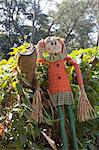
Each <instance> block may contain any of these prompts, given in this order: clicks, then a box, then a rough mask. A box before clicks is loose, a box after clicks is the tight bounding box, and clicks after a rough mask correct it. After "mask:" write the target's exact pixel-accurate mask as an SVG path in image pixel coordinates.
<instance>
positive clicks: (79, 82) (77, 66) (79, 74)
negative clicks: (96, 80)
mask: <svg viewBox="0 0 99 150" xmlns="http://www.w3.org/2000/svg"><path fill="white" fill-rule="evenodd" d="M65 60H66V61H67V62H69V63H70V64H72V65H73V66H74V68H75V71H76V74H77V80H78V85H79V86H80V87H81V86H83V79H82V74H81V70H80V68H79V65H78V64H77V62H76V61H74V60H73V59H72V58H71V57H69V56H66V59H65Z"/></svg>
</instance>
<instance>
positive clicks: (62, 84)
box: [41, 54, 83, 106]
mask: <svg viewBox="0 0 99 150" xmlns="http://www.w3.org/2000/svg"><path fill="white" fill-rule="evenodd" d="M66 61H67V62H69V63H70V64H72V65H73V66H74V67H75V71H76V74H77V79H78V84H79V86H82V85H83V80H82V75H81V71H80V69H79V66H78V64H77V63H76V62H75V61H74V60H73V59H72V58H71V57H68V56H64V55H63V54H57V55H56V56H55V55H50V56H49V57H48V58H46V59H44V60H42V61H41V62H43V63H44V62H48V64H49V65H48V87H49V92H50V94H51V96H52V98H53V101H54V106H57V105H72V104H73V101H74V98H73V93H72V90H71V85H70V80H69V76H68V73H67V71H66V67H65V62H66Z"/></svg>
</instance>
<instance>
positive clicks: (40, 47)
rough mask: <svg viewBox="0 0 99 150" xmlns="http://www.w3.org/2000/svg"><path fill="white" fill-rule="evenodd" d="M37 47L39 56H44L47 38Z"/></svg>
mask: <svg viewBox="0 0 99 150" xmlns="http://www.w3.org/2000/svg"><path fill="white" fill-rule="evenodd" d="M36 48H37V54H38V57H42V54H43V53H44V50H45V40H44V39H42V40H40V41H39V42H38V44H37V47H36Z"/></svg>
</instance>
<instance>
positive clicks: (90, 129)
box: [0, 0, 99, 150]
mask: <svg viewBox="0 0 99 150" xmlns="http://www.w3.org/2000/svg"><path fill="white" fill-rule="evenodd" d="M47 2H49V3H52V4H54V3H53V2H52V1H51V0H49V1H47ZM42 3H45V4H47V3H46V0H38V1H36V0H31V1H30V0H14V1H13V0H1V1H0V30H1V31H0V53H1V55H2V56H1V58H0V59H2V58H7V59H2V61H1V62H0V104H1V105H0V150H8V149H16V150H17V149H18V150H25V149H26V150H29V149H30V150H33V149H35V150H40V149H45V150H48V149H51V147H50V145H49V144H48V142H47V140H46V139H45V138H44V136H43V135H42V133H41V131H42V130H43V129H44V131H45V132H46V133H47V135H48V136H49V137H51V138H52V139H53V140H54V141H55V142H56V145H57V148H58V149H60V150H61V138H60V132H59V131H58V130H57V128H58V127H59V126H58V123H57V122H58V116H57V117H56V118H55V119H53V108H52V107H50V106H49V103H48V102H49V97H48V94H47V91H46V88H47V65H40V64H37V70H38V72H39V78H38V79H39V81H40V83H41V85H42V90H43V95H44V97H45V100H44V103H43V104H44V114H43V115H44V123H42V124H39V125H38V124H37V123H36V122H34V121H33V119H32V117H31V113H32V112H33V108H32V105H31V97H33V93H34V89H30V88H27V87H24V86H23V84H22V82H21V80H23V81H24V80H25V76H24V75H20V74H19V73H18V72H17V63H18V58H19V53H20V52H25V51H27V50H28V46H29V43H30V42H33V43H34V44H36V43H37V42H38V40H40V39H41V38H45V37H46V36H49V35H57V36H61V37H64V39H65V43H66V46H67V50H68V52H69V53H70V54H69V55H70V56H72V57H73V59H75V60H76V61H77V62H78V63H79V65H80V68H81V70H82V74H83V79H84V84H85V89H86V92H87V95H88V98H89V100H90V102H91V104H92V106H93V107H94V109H95V111H96V113H97V118H96V119H94V120H92V121H89V122H86V123H79V122H78V120H77V119H76V128H77V138H78V143H79V148H80V149H84V150H93V149H98V146H99V143H98V138H99V137H98V136H99V126H98V124H99V123H98V115H99V47H97V46H98V34H97V31H98V30H97V29H98V19H97V1H96V0H94V1H92V0H80V1H74V0H63V1H62V3H61V4H59V3H56V1H55V10H53V9H51V8H50V9H49V10H48V13H45V12H44V10H43V9H44V8H43V7H42ZM51 6H52V5H51ZM26 41H27V42H29V43H27V42H26ZM11 47H14V48H13V49H11ZM9 51H11V53H10V54H9V55H8V52H9ZM67 69H68V72H69V73H70V80H71V85H72V89H73V93H74V98H75V105H74V112H75V116H76V107H77V106H76V105H77V102H78V99H79V91H78V85H77V81H76V74H75V72H74V68H73V67H72V66H69V65H68V67H67ZM56 126H57V128H56ZM67 131H69V126H68V125H67ZM69 138H70V143H72V140H71V133H70V131H69ZM71 145H72V144H71Z"/></svg>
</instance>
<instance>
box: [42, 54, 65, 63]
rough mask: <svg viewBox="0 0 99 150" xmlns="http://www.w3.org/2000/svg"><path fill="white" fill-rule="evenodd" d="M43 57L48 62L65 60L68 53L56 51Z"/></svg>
mask: <svg viewBox="0 0 99 150" xmlns="http://www.w3.org/2000/svg"><path fill="white" fill-rule="evenodd" d="M43 57H44V59H46V60H47V61H48V62H55V61H57V60H63V59H64V58H65V57H66V53H55V54H49V55H47V56H45V55H43Z"/></svg>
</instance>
